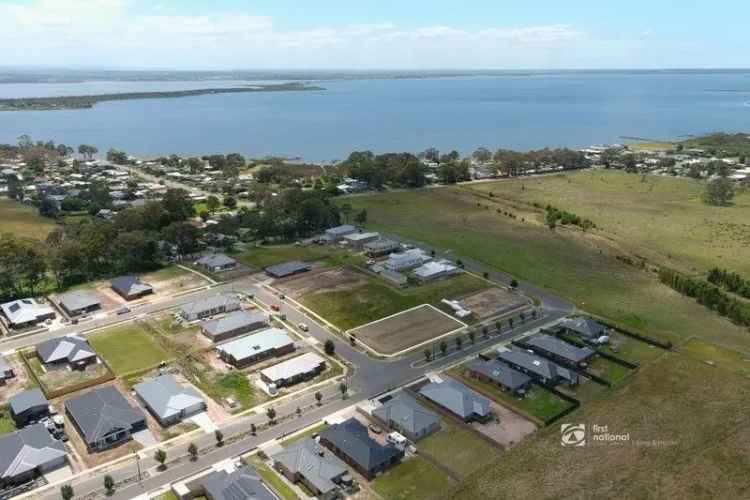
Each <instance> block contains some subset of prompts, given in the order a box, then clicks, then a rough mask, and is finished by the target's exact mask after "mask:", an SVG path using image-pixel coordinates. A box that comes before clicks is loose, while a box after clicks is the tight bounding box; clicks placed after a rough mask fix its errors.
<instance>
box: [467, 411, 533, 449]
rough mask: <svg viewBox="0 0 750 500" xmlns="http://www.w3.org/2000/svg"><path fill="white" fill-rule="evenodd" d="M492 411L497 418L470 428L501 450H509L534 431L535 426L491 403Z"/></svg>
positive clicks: (475, 424)
mask: <svg viewBox="0 0 750 500" xmlns="http://www.w3.org/2000/svg"><path fill="white" fill-rule="evenodd" d="M492 411H493V412H494V413H495V415H496V416H497V417H498V418H497V420H496V421H491V422H488V423H486V424H481V423H478V422H474V423H472V424H471V425H472V427H473V428H474V429H475V430H477V431H479V432H481V433H482V434H484V435H485V436H487V437H489V438H490V439H492V440H493V441H495V442H496V443H498V444H499V445H501V446H502V447H503V448H510V447H511V446H514V445H515V444H517V443H519V442H520V441H521V440H522V439H523V438H524V437H526V436H528V435H529V434H531V433H533V432H534V431H535V430H536V424H534V423H533V422H531V421H530V420H527V419H525V418H524V417H522V416H521V415H519V414H518V413H515V412H513V411H511V410H509V409H508V408H506V407H504V406H503V405H501V404H499V403H496V402H494V401H493V402H492Z"/></svg>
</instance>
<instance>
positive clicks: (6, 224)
mask: <svg viewBox="0 0 750 500" xmlns="http://www.w3.org/2000/svg"><path fill="white" fill-rule="evenodd" d="M0 214H3V216H2V218H0V234H2V233H11V234H13V235H16V236H25V237H28V238H34V239H37V240H45V239H46V238H47V235H48V234H49V233H50V232H52V230H53V229H54V228H55V223H54V222H53V221H52V219H48V218H46V217H42V216H41V215H39V212H38V211H37V209H36V208H35V207H32V206H29V205H24V204H23V203H19V202H17V201H13V200H9V199H7V198H0Z"/></svg>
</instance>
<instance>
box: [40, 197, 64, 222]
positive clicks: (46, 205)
mask: <svg viewBox="0 0 750 500" xmlns="http://www.w3.org/2000/svg"><path fill="white" fill-rule="evenodd" d="M59 213H60V211H59V210H58V209H57V204H56V203H55V202H54V201H53V200H52V199H50V198H48V197H46V196H45V197H44V198H42V201H41V202H40V203H39V215H41V216H42V217H49V218H50V219H54V218H56V217H57V216H58V215H59Z"/></svg>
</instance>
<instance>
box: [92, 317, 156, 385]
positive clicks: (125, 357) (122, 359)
mask: <svg viewBox="0 0 750 500" xmlns="http://www.w3.org/2000/svg"><path fill="white" fill-rule="evenodd" d="M88 340H89V343H90V344H91V345H92V346H93V347H94V349H95V350H96V352H97V353H98V354H99V356H101V357H102V358H104V360H105V361H106V362H107V363H108V364H109V366H110V367H111V368H112V371H114V372H115V374H116V375H118V376H122V375H125V374H128V373H131V372H134V371H138V370H145V369H147V368H151V367H154V366H156V365H158V364H159V363H161V362H162V361H167V360H168V359H169V358H170V355H169V353H168V352H167V351H166V350H164V348H163V347H162V346H161V345H160V344H159V343H158V342H157V341H156V340H155V339H154V337H153V336H151V334H150V333H148V331H147V330H146V329H145V328H144V327H143V326H141V325H139V324H138V323H128V324H126V325H124V326H116V327H113V328H109V329H107V330H104V331H101V332H98V333H95V334H93V335H90V336H89V337H88Z"/></svg>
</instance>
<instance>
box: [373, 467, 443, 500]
mask: <svg viewBox="0 0 750 500" xmlns="http://www.w3.org/2000/svg"><path fill="white" fill-rule="evenodd" d="M371 486H372V489H373V490H375V492H376V493H377V494H378V495H380V496H381V497H383V498H384V499H386V500H412V499H413V500H421V499H428V498H436V497H439V496H440V495H441V494H442V493H443V492H444V491H445V490H446V488H448V487H449V486H450V481H449V479H448V477H447V476H446V475H445V473H443V471H441V470H440V469H438V468H437V467H435V466H434V465H433V464H431V463H430V462H428V461H427V460H425V459H423V458H421V457H413V458H409V459H407V460H405V461H404V462H402V463H401V464H399V465H397V466H395V467H392V468H390V469H389V470H387V471H386V472H385V473H383V474H382V475H380V476H378V477H377V478H376V479H375V480H374V481H373V482H372V484H371Z"/></svg>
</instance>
